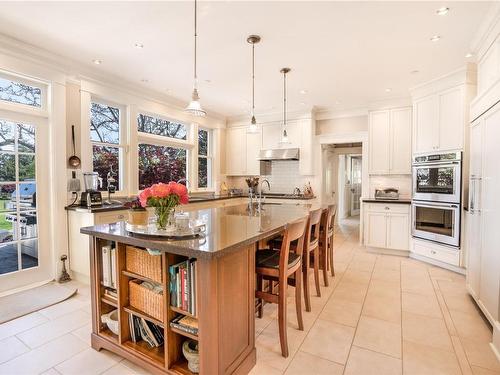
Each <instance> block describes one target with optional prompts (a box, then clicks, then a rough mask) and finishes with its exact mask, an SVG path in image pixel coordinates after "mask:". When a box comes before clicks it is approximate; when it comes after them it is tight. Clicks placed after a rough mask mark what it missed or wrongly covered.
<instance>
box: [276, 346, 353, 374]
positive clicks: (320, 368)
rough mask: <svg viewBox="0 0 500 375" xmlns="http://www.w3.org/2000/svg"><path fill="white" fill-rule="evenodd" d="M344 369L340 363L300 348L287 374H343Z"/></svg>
mask: <svg viewBox="0 0 500 375" xmlns="http://www.w3.org/2000/svg"><path fill="white" fill-rule="evenodd" d="M343 371H344V366H342V365H339V364H338V363H334V362H331V361H328V360H326V359H323V358H320V357H317V356H315V355H312V354H309V353H305V352H303V351H300V350H299V351H298V352H297V354H296V355H295V357H294V358H293V360H292V363H290V366H288V368H287V370H286V371H285V375H304V374H315V375H342V373H343Z"/></svg>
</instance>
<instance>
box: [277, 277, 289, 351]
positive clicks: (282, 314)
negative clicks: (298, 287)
mask: <svg viewBox="0 0 500 375" xmlns="http://www.w3.org/2000/svg"><path fill="white" fill-rule="evenodd" d="M286 287H287V282H286V280H285V282H283V280H281V281H280V283H279V295H278V328H279V332H280V344H281V355H282V356H283V357H285V358H286V357H288V339H287V334H286V325H287V324H286Z"/></svg>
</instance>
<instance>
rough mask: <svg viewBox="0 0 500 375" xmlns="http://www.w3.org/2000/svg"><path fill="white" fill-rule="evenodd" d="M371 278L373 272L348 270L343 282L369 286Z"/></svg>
mask: <svg viewBox="0 0 500 375" xmlns="http://www.w3.org/2000/svg"><path fill="white" fill-rule="evenodd" d="M370 278H371V272H365V271H357V270H353V269H348V270H346V271H345V272H344V275H343V276H342V282H347V283H358V284H363V285H368V283H369V282H370Z"/></svg>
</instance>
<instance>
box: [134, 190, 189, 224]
mask: <svg viewBox="0 0 500 375" xmlns="http://www.w3.org/2000/svg"><path fill="white" fill-rule="evenodd" d="M139 201H140V202H141V206H142V207H147V206H149V207H154V208H155V214H156V225H157V227H158V229H166V228H167V225H168V224H169V220H170V217H171V214H172V213H173V210H174V208H175V207H176V206H178V205H179V204H187V203H189V196H188V191H187V188H186V186H184V185H182V184H178V183H176V182H169V183H168V184H164V183H162V182H160V183H158V184H154V185H152V186H150V187H148V188H146V189H144V190H143V191H142V192H141V194H139Z"/></svg>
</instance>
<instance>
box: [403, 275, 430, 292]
mask: <svg viewBox="0 0 500 375" xmlns="http://www.w3.org/2000/svg"><path fill="white" fill-rule="evenodd" d="M401 290H402V291H403V292H407V293H416V294H423V295H434V294H435V292H434V288H433V286H432V283H431V281H430V279H429V278H427V279H425V278H423V279H421V278H413V277H405V276H402V277H401Z"/></svg>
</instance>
